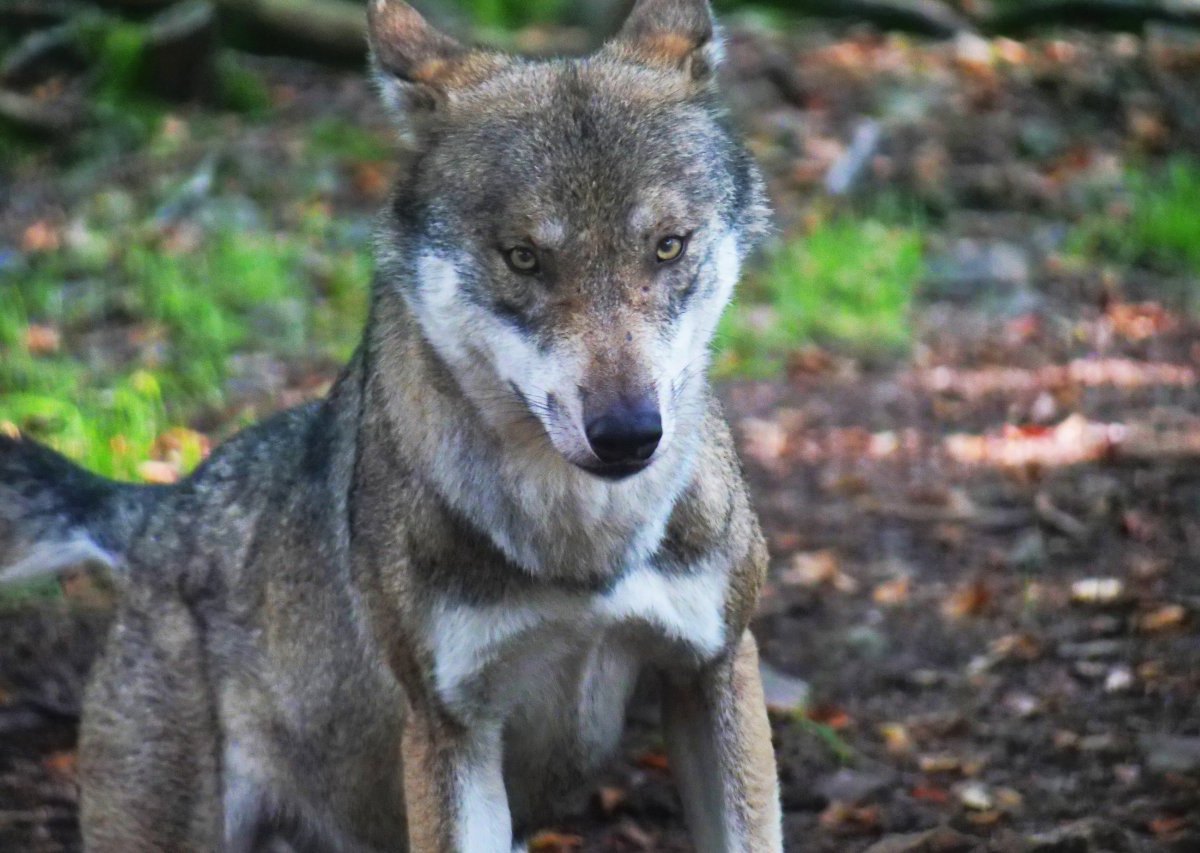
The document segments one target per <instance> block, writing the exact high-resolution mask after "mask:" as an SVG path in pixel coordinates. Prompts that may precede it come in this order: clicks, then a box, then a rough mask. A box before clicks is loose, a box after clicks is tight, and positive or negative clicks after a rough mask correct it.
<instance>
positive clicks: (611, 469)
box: [576, 459, 653, 482]
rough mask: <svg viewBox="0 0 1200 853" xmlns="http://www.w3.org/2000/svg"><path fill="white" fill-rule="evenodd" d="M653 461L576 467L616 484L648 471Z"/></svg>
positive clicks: (580, 465)
mask: <svg viewBox="0 0 1200 853" xmlns="http://www.w3.org/2000/svg"><path fill="white" fill-rule="evenodd" d="M652 461H653V460H649V459H648V460H646V461H645V462H616V463H610V464H603V463H601V464H599V465H583V464H579V463H576V467H577V468H581V469H583V470H584V471H587V472H588V473H589V474H592V475H593V476H596V477H599V478H601V479H602V480H612V481H614V482H615V481H617V480H625V479H627V478H629V477H632V476H633V475H634V474H637V473H638V472H639V471H644V470H646V469H647V468H649V467H650V463H651V462H652Z"/></svg>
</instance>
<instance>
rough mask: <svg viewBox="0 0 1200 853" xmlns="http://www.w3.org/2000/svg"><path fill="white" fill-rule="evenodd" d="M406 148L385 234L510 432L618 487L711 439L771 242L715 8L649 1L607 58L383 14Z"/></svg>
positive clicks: (419, 298) (442, 342)
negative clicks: (720, 80) (718, 79)
mask: <svg viewBox="0 0 1200 853" xmlns="http://www.w3.org/2000/svg"><path fill="white" fill-rule="evenodd" d="M369 9H370V35H371V47H372V55H373V62H374V65H375V68H376V72H377V78H378V81H379V84H380V88H381V90H382V93H383V96H384V100H385V102H386V103H387V104H388V105H389V106H390V107H391V108H392V110H393V112H394V113H395V114H396V115H397V117H398V119H399V121H400V123H401V129H402V132H403V136H404V139H405V142H406V149H405V154H404V156H403V158H402V163H401V175H400V179H399V180H400V185H399V187H398V190H397V193H396V196H395V201H394V203H393V206H392V210H391V213H392V215H390V216H389V217H387V218H386V220H385V225H384V227H383V229H382V230H381V236H380V245H379V255H380V268H381V286H382V288H383V290H384V293H383V295H384V297H385V298H387V296H388V295H389V294H390V293H391V292H394V291H398V292H399V293H400V295H401V296H402V297H403V298H404V299H405V300H406V302H407V303H408V305H409V308H410V310H411V312H412V313H413V315H414V316H415V317H416V318H417V320H418V322H419V323H420V325H421V327H422V329H423V331H424V334H425V336H426V337H427V338H428V341H429V343H430V344H432V346H433V347H434V348H435V350H436V351H437V352H438V354H439V355H440V357H441V358H442V359H444V360H445V362H446V363H447V364H448V366H449V367H450V370H451V372H452V373H453V374H454V375H455V377H456V378H457V379H458V381H459V382H460V384H461V385H462V387H463V389H464V391H465V393H466V394H467V395H468V397H470V398H471V399H472V400H473V402H474V403H475V404H476V406H477V407H478V409H479V411H480V412H481V413H482V414H483V415H484V417H486V418H488V419H489V421H490V422H492V424H493V425H494V426H496V427H497V428H499V429H504V428H505V427H506V426H511V425H512V424H513V423H515V422H516V421H519V420H524V421H525V422H526V423H528V422H529V420H530V419H531V418H535V419H536V421H537V422H538V423H540V426H541V430H540V431H539V436H541V431H544V436H541V440H543V441H544V440H545V438H546V437H548V439H549V441H550V442H551V443H552V445H553V447H554V448H555V449H556V450H557V452H558V454H561V456H562V457H564V458H565V459H566V460H567V461H568V462H570V463H572V464H573V465H576V466H578V467H580V468H583V469H585V470H587V471H590V472H592V473H595V474H598V475H601V476H606V477H613V478H617V477H623V476H627V475H629V474H632V473H635V472H636V471H638V470H640V469H642V468H644V467H645V466H646V465H648V464H650V463H651V462H652V461H653V460H654V459H655V458H656V457H657V456H659V455H663V454H665V453H666V452H667V449H668V448H669V447H670V445H671V444H672V442H673V441H678V439H679V437H680V435H682V434H686V433H687V432H688V431H691V432H693V433H694V432H695V431H696V430H697V429H698V428H699V426H700V424H699V423H696V422H695V421H696V420H697V419H698V418H699V417H700V416H701V411H702V410H701V408H700V406H699V405H698V403H699V401H700V400H701V399H702V398H703V389H704V383H705V381H706V380H705V376H704V374H705V370H706V367H707V362H708V351H709V346H710V342H711V339H712V335H713V332H714V329H715V327H716V324H717V320H718V318H719V317H720V315H721V312H722V310H723V309H724V307H725V305H726V303H727V302H728V301H729V298H730V295H731V293H732V291H733V287H734V283H735V281H736V279H737V277H738V269H739V266H740V263H741V261H742V258H743V257H744V256H745V254H746V253H747V251H748V250H749V249H750V248H751V246H752V245H753V243H754V242H755V240H756V239H757V238H758V236H759V235H760V234H761V232H762V231H763V229H764V226H765V206H764V202H763V192H762V182H761V179H760V177H759V175H758V173H757V171H756V169H755V167H754V165H753V163H752V162H751V160H750V158H749V156H748V155H747V153H746V152H745V151H744V149H743V148H742V146H741V145H740V144H739V142H738V141H737V139H736V138H735V136H734V134H733V133H732V132H731V130H730V128H729V126H728V124H727V122H726V119H725V117H724V114H723V112H722V110H721V108H720V106H719V105H718V102H717V100H716V94H715V84H714V75H715V72H716V68H717V65H718V63H719V61H720V57H721V45H720V42H719V39H718V37H717V33H716V30H715V26H714V23H713V19H712V16H711V13H710V11H709V7H708V3H707V2H705V0H640V1H639V2H638V3H637V4H636V6H635V7H634V9H633V12H632V13H631V15H630V17H629V19H628V21H627V22H626V23H625V25H624V27H623V29H622V30H621V32H620V33H619V34H618V35H617V37H616V38H615V39H614V40H613V41H612V42H610V43H609V44H608V45H606V46H605V47H604V48H602V49H601V50H600V51H599V52H598V53H596V54H594V55H592V56H590V57H586V58H582V59H571V60H564V59H560V60H553V61H548V62H531V61H525V60H521V59H516V58H512V57H508V56H504V55H501V54H497V53H492V52H487V51H483V50H475V49H470V48H466V47H464V46H462V45H461V44H459V43H458V42H457V41H455V40H453V39H451V38H449V37H448V36H445V35H443V34H441V33H439V32H437V31H436V30H434V29H433V28H432V27H431V26H429V24H427V23H426V22H425V21H424V20H423V19H422V18H421V17H420V15H419V14H418V13H416V12H415V11H414V10H413V9H412V8H410V7H409V6H408V5H406V4H405V3H403V2H399V0H371V3H370V6H369Z"/></svg>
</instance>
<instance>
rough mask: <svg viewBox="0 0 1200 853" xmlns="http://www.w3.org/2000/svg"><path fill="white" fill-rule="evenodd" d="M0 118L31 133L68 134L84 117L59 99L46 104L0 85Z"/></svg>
mask: <svg viewBox="0 0 1200 853" xmlns="http://www.w3.org/2000/svg"><path fill="white" fill-rule="evenodd" d="M0 121H3V122H7V123H8V124H11V125H13V126H14V127H16V128H17V130H19V131H21V132H23V133H28V134H30V135H32V136H41V137H51V138H53V137H61V136H66V135H68V134H70V133H71V132H72V131H74V130H75V129H76V128H78V127H79V126H80V125H81V124H83V121H84V114H83V112H82V111H80V110H76V109H71V108H69V107H66V106H63V105H62V104H60V103H54V104H48V103H43V102H41V101H38V100H36V99H34V98H31V97H29V96H27V95H21V94H18V93H17V92H9V91H5V90H3V89H0Z"/></svg>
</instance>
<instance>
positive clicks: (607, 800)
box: [596, 785, 627, 816]
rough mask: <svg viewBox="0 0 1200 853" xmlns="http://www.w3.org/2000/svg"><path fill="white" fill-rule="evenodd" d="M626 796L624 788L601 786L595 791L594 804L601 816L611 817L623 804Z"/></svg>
mask: <svg viewBox="0 0 1200 853" xmlns="http://www.w3.org/2000/svg"><path fill="white" fill-rule="evenodd" d="M626 796H627V794H626V793H625V789H624V788H618V787H616V786H615V785H602V786H601V787H600V788H599V789H598V790H597V791H596V804H597V805H598V806H599V807H600V812H601V813H602V814H604V815H605V816H611V815H612V814H613V812H615V811H616V810H617V809H619V808H620V807H621V804H622V803H624V802H625V798H626Z"/></svg>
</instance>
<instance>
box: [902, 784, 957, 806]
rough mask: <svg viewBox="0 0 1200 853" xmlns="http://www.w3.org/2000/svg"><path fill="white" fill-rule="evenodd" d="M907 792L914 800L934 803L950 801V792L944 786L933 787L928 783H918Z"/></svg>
mask: <svg viewBox="0 0 1200 853" xmlns="http://www.w3.org/2000/svg"><path fill="white" fill-rule="evenodd" d="M909 793H910V794H911V795H912V798H913V799H914V800H923V801H924V802H926V803H933V804H935V805H939V806H940V805H943V804H945V803H948V802H950V792H949V791H947V790H945V789H944V788H934V787H932V786H929V785H918V786H917V787H915V788H913V789H912V790H911V791H909Z"/></svg>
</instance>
